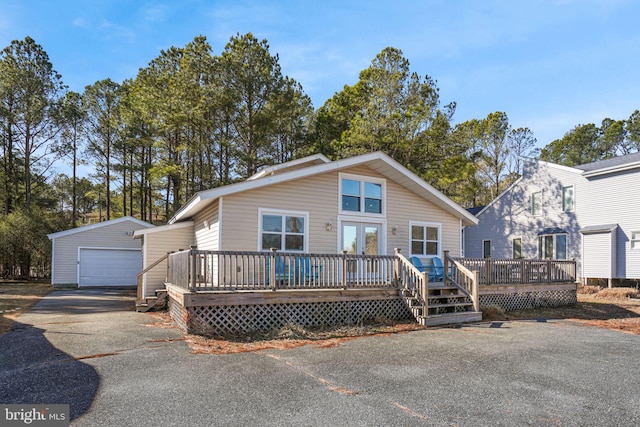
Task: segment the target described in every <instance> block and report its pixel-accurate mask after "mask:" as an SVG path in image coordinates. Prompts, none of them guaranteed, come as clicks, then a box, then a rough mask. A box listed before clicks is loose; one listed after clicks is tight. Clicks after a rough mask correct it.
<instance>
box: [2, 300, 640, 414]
mask: <svg viewBox="0 0 640 427" xmlns="http://www.w3.org/2000/svg"><path fill="white" fill-rule="evenodd" d="M133 303H134V297H133V296H131V295H129V293H128V292H124V291H121V290H74V291H55V292H53V293H51V294H50V295H49V296H48V297H46V298H44V299H43V300H42V301H41V302H40V303H38V304H37V305H36V306H35V307H34V309H33V310H32V311H31V312H29V313H26V314H24V315H22V316H21V317H20V322H21V323H19V324H18V325H16V327H15V328H14V329H13V330H12V331H11V332H9V333H8V334H5V335H3V336H0V403H34V404H43V403H47V404H53V403H69V404H70V405H71V416H72V419H73V421H72V425H74V426H97V425H101V426H104V425H106V426H125V425H134V426H214V425H250V424H253V425H261V426H287V425H292V426H293V425H295V426H298V425H306V426H324V425H334V426H362V425H367V426H369V425H371V426H412V425H429V426H433V425H435V426H485V425H487V426H488V425H492V426H496V425H498V426H520V425H535V426H631V425H639V424H640V393H638V391H639V390H640V362H639V360H640V337H638V336H636V335H630V334H625V333H621V332H615V331H609V330H605V329H599V328H594V327H588V326H583V325H580V324H577V323H572V322H568V321H549V322H546V321H526V322H525V321H521V322H494V323H478V324H473V325H466V326H464V327H460V328H434V329H428V330H422V331H416V332H410V333H406V334H397V335H390V336H377V337H366V338H359V339H356V340H352V341H348V342H345V343H343V344H341V345H340V346H338V347H333V348H319V347H314V346H305V347H299V348H295V349H290V350H263V351H259V352H255V353H244V354H233V355H202V354H191V353H190V350H189V348H188V346H187V345H186V343H185V342H184V341H182V340H181V338H182V333H181V332H180V331H179V330H178V329H168V328H160V327H157V326H153V323H154V322H156V319H155V318H153V317H151V316H150V315H148V314H142V313H136V312H135V311H134V307H133V305H134V304H133Z"/></svg>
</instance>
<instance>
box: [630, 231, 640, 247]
mask: <svg viewBox="0 0 640 427" xmlns="http://www.w3.org/2000/svg"><path fill="white" fill-rule="evenodd" d="M629 248H630V249H631V250H632V251H638V250H640V230H634V231H631V238H630V239H629Z"/></svg>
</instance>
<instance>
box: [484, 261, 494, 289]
mask: <svg viewBox="0 0 640 427" xmlns="http://www.w3.org/2000/svg"><path fill="white" fill-rule="evenodd" d="M484 268H485V274H486V277H487V285H490V284H492V283H493V265H492V263H491V258H485V260H484Z"/></svg>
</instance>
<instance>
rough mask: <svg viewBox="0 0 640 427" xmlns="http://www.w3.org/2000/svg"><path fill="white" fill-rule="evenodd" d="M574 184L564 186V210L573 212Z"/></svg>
mask: <svg viewBox="0 0 640 427" xmlns="http://www.w3.org/2000/svg"><path fill="white" fill-rule="evenodd" d="M573 201H574V196H573V185H570V186H568V187H562V212H573Z"/></svg>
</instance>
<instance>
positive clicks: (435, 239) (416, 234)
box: [409, 222, 442, 256]
mask: <svg viewBox="0 0 640 427" xmlns="http://www.w3.org/2000/svg"><path fill="white" fill-rule="evenodd" d="M409 228H410V229H411V242H410V245H409V246H410V248H411V255H417V256H439V255H440V248H441V246H442V245H441V240H440V239H441V235H442V233H441V232H440V229H441V226H440V224H436V223H428V222H411V223H409Z"/></svg>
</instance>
